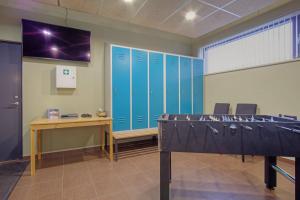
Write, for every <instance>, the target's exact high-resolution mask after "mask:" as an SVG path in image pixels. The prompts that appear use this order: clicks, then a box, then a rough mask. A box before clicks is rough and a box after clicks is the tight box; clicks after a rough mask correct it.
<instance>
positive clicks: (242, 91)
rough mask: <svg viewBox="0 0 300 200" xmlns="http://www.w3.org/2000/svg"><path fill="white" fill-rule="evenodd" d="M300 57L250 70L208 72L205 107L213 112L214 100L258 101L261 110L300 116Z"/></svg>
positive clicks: (232, 105)
mask: <svg viewBox="0 0 300 200" xmlns="http://www.w3.org/2000/svg"><path fill="white" fill-rule="evenodd" d="M299 66H300V61H293V62H288V63H282V64H277V65H271V66H266V67H259V68H253V69H248V70H241V71H233V72H227V73H220V74H212V75H207V76H205V78H204V84H205V91H204V107H205V109H204V110H205V112H206V113H212V112H213V108H214V104H215V103H217V102H220V103H221V102H224V103H230V104H231V111H232V113H234V112H235V109H236V104H237V103H256V104H258V113H259V114H271V115H278V114H279V113H282V114H289V115H296V116H298V117H300V103H299V101H300V92H299V86H300V79H299V74H300V67H299Z"/></svg>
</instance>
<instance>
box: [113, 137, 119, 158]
mask: <svg viewBox="0 0 300 200" xmlns="http://www.w3.org/2000/svg"><path fill="white" fill-rule="evenodd" d="M114 142H115V161H118V156H119V150H118V140H114Z"/></svg>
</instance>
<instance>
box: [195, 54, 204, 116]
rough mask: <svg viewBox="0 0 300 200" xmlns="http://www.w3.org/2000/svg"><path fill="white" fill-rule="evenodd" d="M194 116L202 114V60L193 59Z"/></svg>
mask: <svg viewBox="0 0 300 200" xmlns="http://www.w3.org/2000/svg"><path fill="white" fill-rule="evenodd" d="M193 87H194V88H193V93H194V97H193V98H194V99H193V104H194V105H193V108H194V114H202V113H203V60H201V59H193Z"/></svg>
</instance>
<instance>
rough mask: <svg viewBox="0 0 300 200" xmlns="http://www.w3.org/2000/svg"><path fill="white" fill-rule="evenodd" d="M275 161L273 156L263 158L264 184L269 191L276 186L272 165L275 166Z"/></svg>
mask: <svg viewBox="0 0 300 200" xmlns="http://www.w3.org/2000/svg"><path fill="white" fill-rule="evenodd" d="M276 163H277V159H276V157H275V156H265V184H266V187H267V188H268V189H270V190H273V189H274V187H276V186H277V175H276V171H275V169H273V167H272V165H275V166H276Z"/></svg>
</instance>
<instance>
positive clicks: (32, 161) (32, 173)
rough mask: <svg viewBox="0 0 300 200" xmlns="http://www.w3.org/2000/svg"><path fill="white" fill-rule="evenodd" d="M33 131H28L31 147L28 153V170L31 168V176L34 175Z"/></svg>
mask: <svg viewBox="0 0 300 200" xmlns="http://www.w3.org/2000/svg"><path fill="white" fill-rule="evenodd" d="M34 134H35V130H34V129H30V146H31V152H30V168H31V176H34V175H35V141H34V137H35V135H34Z"/></svg>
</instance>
